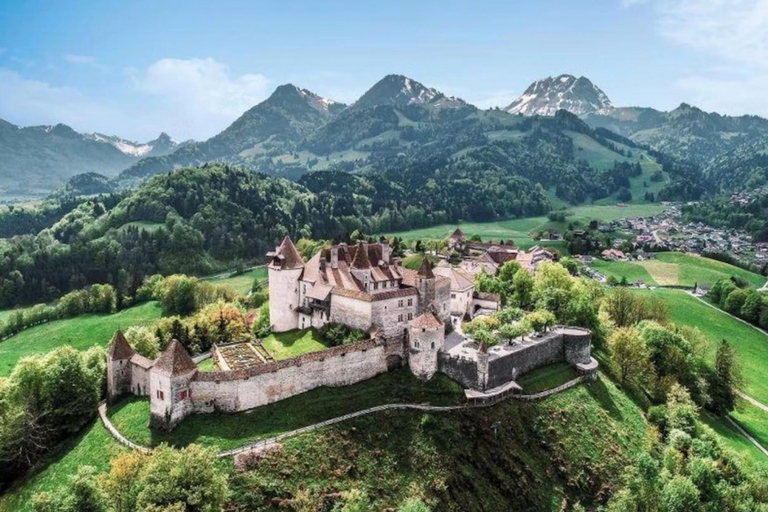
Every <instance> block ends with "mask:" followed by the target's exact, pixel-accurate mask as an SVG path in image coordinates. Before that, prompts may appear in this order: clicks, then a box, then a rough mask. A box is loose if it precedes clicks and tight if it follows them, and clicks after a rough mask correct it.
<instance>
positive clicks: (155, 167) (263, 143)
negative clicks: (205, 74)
mask: <svg viewBox="0 0 768 512" xmlns="http://www.w3.org/2000/svg"><path fill="white" fill-rule="evenodd" d="M345 107H346V105H344V104H343V103H338V102H335V101H333V100H329V99H326V98H323V97H321V96H318V95H317V94H315V93H313V92H311V91H308V90H307V89H300V88H298V87H296V86H295V85H292V84H286V85H281V86H279V87H278V88H277V89H275V91H274V92H273V93H272V95H271V96H270V97H269V98H267V99H266V100H264V101H263V102H261V103H259V104H258V105H256V106H255V107H252V108H251V109H249V110H248V111H246V112H245V113H244V114H243V115H241V116H240V117H239V118H238V119H237V120H235V122H234V123H232V124H231V125H230V126H229V127H227V128H226V129H225V130H224V131H222V132H221V133H219V134H218V135H215V136H214V137H211V138H210V139H208V140H206V141H204V142H197V143H193V144H189V145H187V146H184V147H181V148H179V150H177V151H175V152H174V153H173V154H171V155H165V156H161V157H153V158H152V157H151V158H146V159H144V160H142V161H140V162H138V163H137V164H135V165H133V166H132V167H130V168H128V169H126V170H125V171H124V172H123V173H122V174H121V175H120V179H121V180H122V181H124V182H131V181H134V182H135V181H136V180H139V181H141V180H144V179H146V178H147V177H149V176H152V175H154V174H159V173H162V172H168V171H171V170H173V169H176V168H178V167H184V166H190V165H197V164H202V163H205V162H229V163H239V164H243V165H246V166H251V167H254V166H255V164H254V163H253V161H254V160H258V159H259V157H260V156H261V155H264V154H267V153H269V154H281V153H283V152H285V151H290V150H291V149H292V147H293V145H295V143H296V142H298V141H299V140H301V139H302V138H303V137H305V136H306V135H308V134H309V133H310V132H311V131H312V130H314V129H316V128H317V127H318V126H321V125H323V124H325V123H327V122H328V121H329V120H331V119H332V118H334V117H335V116H336V115H338V113H339V112H341V111H342V110H344V108H345Z"/></svg>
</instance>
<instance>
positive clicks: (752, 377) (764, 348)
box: [635, 288, 768, 404]
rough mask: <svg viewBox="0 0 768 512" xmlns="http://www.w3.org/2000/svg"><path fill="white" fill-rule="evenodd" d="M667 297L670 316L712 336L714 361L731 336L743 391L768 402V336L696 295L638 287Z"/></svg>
mask: <svg viewBox="0 0 768 512" xmlns="http://www.w3.org/2000/svg"><path fill="white" fill-rule="evenodd" d="M635 293H641V294H644V295H650V294H653V295H654V296H656V297H659V298H661V299H663V300H664V302H665V303H666V304H667V307H668V309H669V319H670V321H672V322H673V323H675V324H677V325H690V326H693V327H698V328H699V329H700V330H701V331H702V332H703V333H704V335H705V336H706V337H707V339H709V341H710V343H709V347H708V350H707V356H708V359H709V361H710V362H713V361H714V358H715V352H716V350H717V344H718V343H719V342H720V340H722V339H727V340H728V342H729V343H731V344H732V345H733V346H734V348H735V349H736V351H737V352H738V353H739V359H740V361H741V365H742V372H743V375H744V381H745V382H744V385H743V386H742V388H743V391H744V392H745V393H747V394H748V395H750V396H752V397H754V398H755V399H757V400H758V401H760V402H762V403H764V404H768V379H766V378H765V375H766V373H767V372H768V338H767V337H766V336H765V335H764V334H762V333H761V332H760V331H758V330H757V329H754V328H752V327H751V326H749V325H746V324H744V323H742V322H739V321H738V320H736V319H734V318H731V317H730V316H728V315H726V314H725V313H723V312H722V311H720V310H719V309H716V308H714V307H710V306H708V305H706V304H702V302H701V301H699V300H698V299H697V298H696V297H693V296H691V295H690V294H688V293H686V292H684V291H681V290H671V289H660V288H657V289H656V290H635Z"/></svg>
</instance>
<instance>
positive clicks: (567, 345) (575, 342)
mask: <svg viewBox="0 0 768 512" xmlns="http://www.w3.org/2000/svg"><path fill="white" fill-rule="evenodd" d="M563 331H564V333H563V349H564V350H565V361H566V362H568V363H570V364H572V365H577V364H589V362H590V360H591V359H592V343H591V340H592V335H591V333H589V332H588V331H584V330H582V329H574V328H570V327H565V328H563Z"/></svg>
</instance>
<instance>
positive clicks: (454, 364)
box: [437, 352, 480, 389]
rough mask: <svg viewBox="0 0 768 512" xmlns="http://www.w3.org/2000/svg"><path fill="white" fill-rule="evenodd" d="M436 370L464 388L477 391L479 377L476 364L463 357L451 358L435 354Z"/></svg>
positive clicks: (444, 354) (443, 354) (442, 353)
mask: <svg viewBox="0 0 768 512" xmlns="http://www.w3.org/2000/svg"><path fill="white" fill-rule="evenodd" d="M437 367H438V370H439V371H440V372H442V373H444V374H446V375H447V376H449V377H450V378H452V379H453V380H455V381H456V382H458V383H459V384H461V385H462V386H463V387H465V388H472V389H478V388H479V387H480V386H479V385H478V382H479V376H478V371H477V362H476V361H474V360H472V359H467V358H463V357H452V356H450V355H449V354H446V353H444V352H440V353H438V354H437Z"/></svg>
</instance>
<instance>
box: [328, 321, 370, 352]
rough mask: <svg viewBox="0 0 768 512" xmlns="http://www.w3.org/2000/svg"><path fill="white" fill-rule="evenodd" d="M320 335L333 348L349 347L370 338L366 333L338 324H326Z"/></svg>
mask: <svg viewBox="0 0 768 512" xmlns="http://www.w3.org/2000/svg"><path fill="white" fill-rule="evenodd" d="M319 333H320V336H322V338H323V339H324V340H325V342H326V343H327V344H328V345H329V346H331V347H337V346H339V345H349V344H350V343H354V342H356V341H361V340H364V339H366V338H367V337H368V334H367V333H366V332H365V331H362V330H360V329H354V328H352V327H349V326H347V325H344V324H337V323H328V324H325V325H324V326H322V327H321V328H320V330H319Z"/></svg>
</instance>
